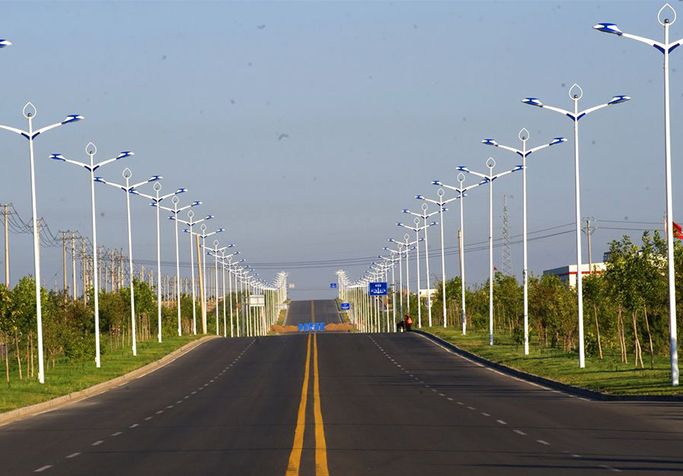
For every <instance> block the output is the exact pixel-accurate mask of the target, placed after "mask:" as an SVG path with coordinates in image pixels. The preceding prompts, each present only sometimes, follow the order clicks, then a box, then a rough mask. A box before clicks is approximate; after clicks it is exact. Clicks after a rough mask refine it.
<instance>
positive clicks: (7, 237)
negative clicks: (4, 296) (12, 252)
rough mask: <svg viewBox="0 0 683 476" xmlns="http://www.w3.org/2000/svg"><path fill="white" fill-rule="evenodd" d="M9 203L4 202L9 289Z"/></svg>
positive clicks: (6, 275)
mask: <svg viewBox="0 0 683 476" xmlns="http://www.w3.org/2000/svg"><path fill="white" fill-rule="evenodd" d="M9 205H10V204H9V203H3V204H2V214H3V218H4V222H5V286H6V287H7V289H9Z"/></svg>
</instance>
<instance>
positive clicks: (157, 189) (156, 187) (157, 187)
mask: <svg viewBox="0 0 683 476" xmlns="http://www.w3.org/2000/svg"><path fill="white" fill-rule="evenodd" d="M152 188H153V189H154V191H155V192H161V182H159V181H155V182H154V185H153V186H152Z"/></svg>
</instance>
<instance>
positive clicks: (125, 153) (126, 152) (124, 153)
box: [116, 150, 135, 160]
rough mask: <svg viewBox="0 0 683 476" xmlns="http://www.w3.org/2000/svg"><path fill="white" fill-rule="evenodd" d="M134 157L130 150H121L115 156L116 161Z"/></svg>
mask: <svg viewBox="0 0 683 476" xmlns="http://www.w3.org/2000/svg"><path fill="white" fill-rule="evenodd" d="M133 155H135V152H133V151H131V150H122V151H121V152H120V153H119V155H117V156H116V160H119V159H125V158H126V157H131V156H133Z"/></svg>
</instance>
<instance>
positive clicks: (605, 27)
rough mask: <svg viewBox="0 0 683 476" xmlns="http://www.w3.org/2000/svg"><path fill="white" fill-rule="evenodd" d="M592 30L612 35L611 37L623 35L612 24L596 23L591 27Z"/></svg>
mask: <svg viewBox="0 0 683 476" xmlns="http://www.w3.org/2000/svg"><path fill="white" fill-rule="evenodd" d="M593 29H594V30H598V31H601V32H603V33H612V34H613V35H617V36H621V35H623V34H624V33H623V32H622V31H621V30H620V29H619V27H618V26H617V25H616V24H614V23H598V24H597V25H593Z"/></svg>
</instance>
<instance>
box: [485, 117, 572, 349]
mask: <svg viewBox="0 0 683 476" xmlns="http://www.w3.org/2000/svg"><path fill="white" fill-rule="evenodd" d="M518 137H519V140H520V141H521V142H522V148H521V150H520V149H516V148H514V147H509V146H506V145H501V144H499V143H498V142H496V141H495V140H493V139H484V140H483V141H482V143H484V144H486V145H492V146H494V147H498V148H500V149H504V150H507V151H510V152H514V153H515V154H517V155H519V156H521V157H522V248H523V254H524V258H523V261H524V265H523V268H522V281H523V287H524V355H529V276H528V274H529V273H528V269H529V268H528V260H527V256H528V252H527V200H526V159H527V157H529V156H530V155H531V154H533V153H534V152H537V151H539V150H542V149H545V148H546V147H550V146H552V145H555V144H561V143H563V142H567V139H565V138H564V137H556V138H554V139H553V140H552V141H550V142H548V143H547V144H543V145H540V146H538V147H534V148H532V149H529V150H527V141H528V140H529V131H527V130H526V129H524V128H523V129H522V130H521V131H519V135H518Z"/></svg>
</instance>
